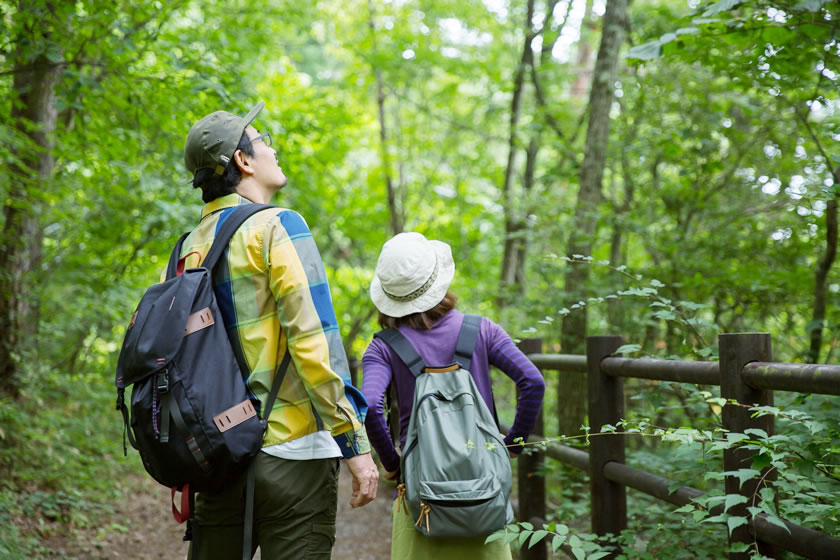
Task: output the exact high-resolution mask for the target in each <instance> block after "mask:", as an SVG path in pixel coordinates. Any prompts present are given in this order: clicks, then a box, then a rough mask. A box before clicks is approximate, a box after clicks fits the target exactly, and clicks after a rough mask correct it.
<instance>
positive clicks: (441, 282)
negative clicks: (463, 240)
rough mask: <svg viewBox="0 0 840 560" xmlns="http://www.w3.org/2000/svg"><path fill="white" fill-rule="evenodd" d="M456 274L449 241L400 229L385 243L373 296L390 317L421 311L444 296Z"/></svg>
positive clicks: (379, 307) (379, 306) (380, 309)
mask: <svg viewBox="0 0 840 560" xmlns="http://www.w3.org/2000/svg"><path fill="white" fill-rule="evenodd" d="M453 276H455V261H453V260H452V249H450V248H449V245H447V244H446V243H443V242H442V241H432V240H429V239H426V238H425V237H423V235H421V234H419V233H416V232H408V233H399V234H397V235H395V236H394V237H393V238H391V239H390V240H388V241H387V242H386V243H385V245H384V246H383V247H382V252H381V253H380V254H379V260H378V261H377V262H376V272H375V273H374V275H373V282H371V284H370V299H372V300H373V304H374V305H375V306H376V308H377V309H378V310H379V311H381V312H382V313H384V314H385V315H388V316H389V317H405V316H406V315H411V314H412V313H422V312H423V311H428V310H429V309H432V308H433V307H434V306H436V305H437V304H438V303H440V302H441V300H443V297H444V296H445V295H446V290H447V289H448V288H449V283H450V282H452V277H453Z"/></svg>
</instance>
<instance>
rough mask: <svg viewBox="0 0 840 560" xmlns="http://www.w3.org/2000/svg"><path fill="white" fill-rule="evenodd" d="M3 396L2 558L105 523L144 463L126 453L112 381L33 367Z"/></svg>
mask: <svg viewBox="0 0 840 560" xmlns="http://www.w3.org/2000/svg"><path fill="white" fill-rule="evenodd" d="M24 379H25V381H24V383H23V384H22V390H21V394H20V395H19V396H18V397H17V398H16V399H14V400H12V399H10V398H8V397H2V398H0V558H4V559H9V560H16V559H19V558H20V559H27V560H29V559H33V558H42V557H45V556H48V555H50V547H49V546H47V545H46V544H45V543H50V542H58V541H62V540H66V539H70V538H71V537H72V535H73V532H74V531H76V530H81V529H87V528H91V527H95V526H99V525H102V524H103V519H107V518H108V517H109V516H110V515H111V514H113V507H112V506H111V504H113V503H114V502H116V501H117V500H120V499H124V498H125V494H126V489H127V488H128V486H127V484H128V482H127V481H128V479H129V478H130V477H131V475H132V474H134V473H138V472H140V470H142V467H140V466H139V461H136V460H135V459H136V458H135V457H132V456H131V454H130V455H129V457H128V458H126V457H123V453H122V431H121V428H122V421H121V419H120V418H119V415H118V414H117V412H116V411H114V404H113V399H114V392H113V390H112V389H111V388H112V385H111V383H110V379H106V378H105V377H104V375H103V374H102V373H98V372H97V373H84V374H78V375H64V374H62V373H61V372H57V371H55V370H51V369H48V368H47V367H45V366H39V365H37V364H35V365H30V366H28V371H27V372H26V374H25V375H24Z"/></svg>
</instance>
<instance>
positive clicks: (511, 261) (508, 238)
mask: <svg viewBox="0 0 840 560" xmlns="http://www.w3.org/2000/svg"><path fill="white" fill-rule="evenodd" d="M533 19H534V0H528V10H527V15H526V19H525V42H524V44H523V45H522V56H521V57H520V60H519V67H518V68H517V69H516V74H515V75H514V78H513V98H512V99H511V102H510V136H509V139H508V158H507V166H506V167H505V178H504V183H503V184H502V200H503V204H504V214H505V246H504V255H503V257H502V274H501V280H500V283H499V284H500V285H499V288H500V290H499V298H498V300H497V303H498V304H499V306H503V305H504V303H505V301H504V300H505V298H504V294H505V291H506V289H507V288H509V287H510V286H515V285H516V271H517V262H516V260H517V256H518V251H517V243H518V232H517V229H518V221H519V218H518V217H517V212H516V209H515V208H514V207H513V206H514V202H513V200H514V197H513V176H514V173H515V171H516V152H517V142H516V132H517V130H516V127H517V126H518V124H519V115H520V113H521V110H522V94H523V89H524V83H525V73H526V72H527V71H528V68H529V67H530V66H531V64H532V63H533V53H532V51H531V42H532V41H533V40H534V32H533V29H532V26H531V22H532V21H533Z"/></svg>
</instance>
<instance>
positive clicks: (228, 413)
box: [213, 399, 257, 432]
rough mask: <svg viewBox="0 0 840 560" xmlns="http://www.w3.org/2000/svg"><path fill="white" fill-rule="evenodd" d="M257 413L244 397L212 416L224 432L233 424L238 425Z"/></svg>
mask: <svg viewBox="0 0 840 560" xmlns="http://www.w3.org/2000/svg"><path fill="white" fill-rule="evenodd" d="M256 415H257V411H256V410H255V409H254V405H253V404H251V401H250V400H249V399H246V400H244V401H242V402H241V403H239V404H238V405H236V406H232V407H230V408H229V409H227V410H225V411H224V412H222V413H221V414H218V415H216V416H214V417H213V422H215V424H216V427H217V428H219V431H220V432H226V431H228V430H229V429H231V428H233V427H234V426H238V425H239V424H241V423H242V422H244V421H245V420H247V419H248V418H252V417H254V416H256Z"/></svg>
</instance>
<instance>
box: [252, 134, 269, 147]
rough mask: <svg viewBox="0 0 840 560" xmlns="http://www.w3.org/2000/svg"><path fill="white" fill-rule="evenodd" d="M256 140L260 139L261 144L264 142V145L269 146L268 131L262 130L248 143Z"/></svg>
mask: <svg viewBox="0 0 840 560" xmlns="http://www.w3.org/2000/svg"><path fill="white" fill-rule="evenodd" d="M257 140H262V142H263V144H265V145H266V146H271V134H269V133H268V132H263V133H262V134H260V135H259V136H257V137H256V138H254V139H253V140H251V141H250V142H249V144H253V143H254V142H256V141H257Z"/></svg>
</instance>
